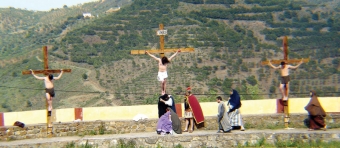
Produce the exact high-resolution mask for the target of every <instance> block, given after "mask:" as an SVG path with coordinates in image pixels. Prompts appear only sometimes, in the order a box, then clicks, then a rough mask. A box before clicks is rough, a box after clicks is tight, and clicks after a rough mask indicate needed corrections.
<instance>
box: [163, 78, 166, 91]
mask: <svg viewBox="0 0 340 148" xmlns="http://www.w3.org/2000/svg"><path fill="white" fill-rule="evenodd" d="M165 88H166V79H164V81H163V92H164V94H165V93H166V92H165Z"/></svg>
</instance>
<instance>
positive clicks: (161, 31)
mask: <svg viewBox="0 0 340 148" xmlns="http://www.w3.org/2000/svg"><path fill="white" fill-rule="evenodd" d="M166 34H167V30H164V26H163V24H159V30H158V31H157V35H159V39H160V49H159V50H157V49H156V50H131V54H145V51H148V52H149V53H159V54H160V57H164V53H167V52H176V51H177V50H178V49H175V48H173V49H171V48H169V49H164V36H165V35H166ZM193 51H194V48H181V52H193Z"/></svg>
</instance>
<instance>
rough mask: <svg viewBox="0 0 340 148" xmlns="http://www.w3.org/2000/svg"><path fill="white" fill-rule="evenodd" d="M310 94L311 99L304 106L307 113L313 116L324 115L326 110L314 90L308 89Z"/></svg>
mask: <svg viewBox="0 0 340 148" xmlns="http://www.w3.org/2000/svg"><path fill="white" fill-rule="evenodd" d="M310 92H311V93H312V94H311V99H310V101H309V103H308V104H307V106H306V107H305V109H306V110H307V111H308V113H309V114H310V115H313V116H317V115H321V116H326V112H325V110H324V109H323V108H322V106H321V104H320V102H319V99H318V97H317V95H316V92H315V91H314V90H311V91H310Z"/></svg>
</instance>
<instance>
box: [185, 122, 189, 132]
mask: <svg viewBox="0 0 340 148" xmlns="http://www.w3.org/2000/svg"><path fill="white" fill-rule="evenodd" d="M188 126H189V119H185V129H184V131H188Z"/></svg>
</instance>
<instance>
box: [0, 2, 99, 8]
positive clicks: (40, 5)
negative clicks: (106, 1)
mask: <svg viewBox="0 0 340 148" xmlns="http://www.w3.org/2000/svg"><path fill="white" fill-rule="evenodd" d="M91 1H98V0H0V8H8V7H14V8H21V9H24V8H26V9H27V10H39V11H49V10H51V9H52V8H62V7H63V6H64V5H67V6H68V7H71V6H73V5H77V4H80V3H82V4H83V3H87V2H91Z"/></svg>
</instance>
